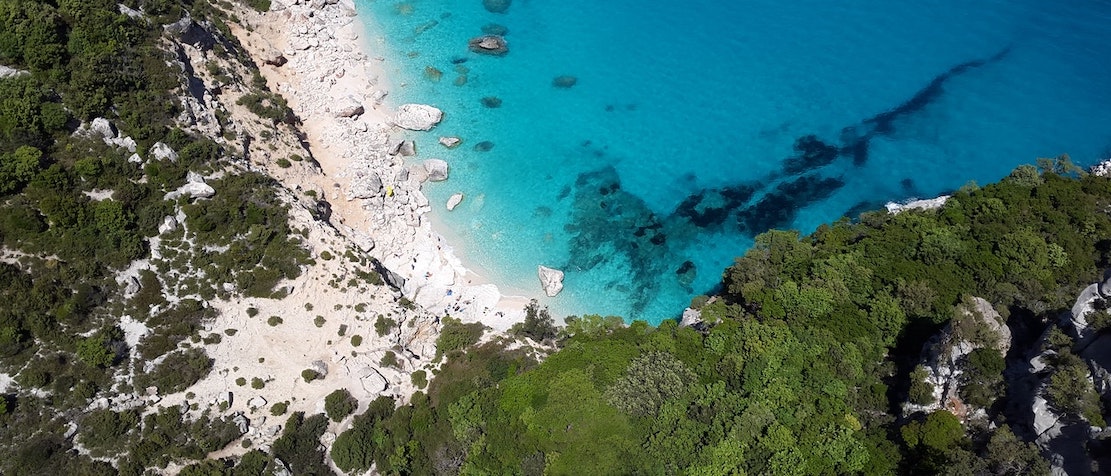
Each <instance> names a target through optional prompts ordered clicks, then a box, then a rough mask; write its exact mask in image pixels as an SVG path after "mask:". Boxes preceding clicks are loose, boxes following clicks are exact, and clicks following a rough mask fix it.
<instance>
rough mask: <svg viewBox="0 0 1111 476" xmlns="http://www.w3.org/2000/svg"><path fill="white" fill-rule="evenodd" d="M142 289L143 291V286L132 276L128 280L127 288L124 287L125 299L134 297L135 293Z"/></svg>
mask: <svg viewBox="0 0 1111 476" xmlns="http://www.w3.org/2000/svg"><path fill="white" fill-rule="evenodd" d="M142 289H143V285H142V284H139V279H138V278H136V277H134V276H131V277H129V278H127V286H126V287H124V289H123V295H124V297H131V296H134V295H135V293H137V292H139V291H140V290H142Z"/></svg>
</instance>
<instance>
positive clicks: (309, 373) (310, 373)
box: [301, 369, 320, 383]
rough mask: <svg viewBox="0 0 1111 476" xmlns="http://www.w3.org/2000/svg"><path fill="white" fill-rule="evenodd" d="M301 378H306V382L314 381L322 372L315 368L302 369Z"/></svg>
mask: <svg viewBox="0 0 1111 476" xmlns="http://www.w3.org/2000/svg"><path fill="white" fill-rule="evenodd" d="M301 378H303V379H305V383H308V382H312V381H313V380H316V379H318V378H320V373H319V372H317V371H315V370H313V369H305V370H302V371H301Z"/></svg>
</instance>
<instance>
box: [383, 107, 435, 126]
mask: <svg viewBox="0 0 1111 476" xmlns="http://www.w3.org/2000/svg"><path fill="white" fill-rule="evenodd" d="M443 118H444V112H443V111H441V110H439V109H437V108H435V107H432V106H429V105H426V104H402V105H401V106H399V107H398V108H397V114H396V115H395V116H394V118H393V123H394V124H396V125H397V126H398V127H400V128H402V129H409V130H411V131H427V130H430V129H432V128H433V127H435V126H436V124H439V123H440V121H441V120H443Z"/></svg>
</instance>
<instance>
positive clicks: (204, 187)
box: [165, 172, 216, 200]
mask: <svg viewBox="0 0 1111 476" xmlns="http://www.w3.org/2000/svg"><path fill="white" fill-rule="evenodd" d="M213 195H216V189H214V188H212V187H211V186H210V185H208V184H207V183H205V181H204V177H201V176H200V174H198V173H196V172H189V174H188V175H187V176H186V178H185V185H182V186H181V187H179V188H178V189H177V190H174V191H172V192H170V193H167V194H166V197H165V199H166V200H177V199H178V197H182V196H188V197H192V198H212V196H213Z"/></svg>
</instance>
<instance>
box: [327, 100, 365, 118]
mask: <svg viewBox="0 0 1111 476" xmlns="http://www.w3.org/2000/svg"><path fill="white" fill-rule="evenodd" d="M333 111H334V112H335V115H336V117H354V116H358V115H360V114H362V113H363V112H365V111H366V110H365V109H363V104H362V103H360V102H359V100H358V99H355V98H354V97H353V96H344V97H342V98H340V99H339V100H338V101H337V102H336V106H335V109H333Z"/></svg>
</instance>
